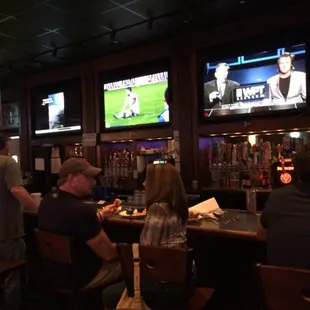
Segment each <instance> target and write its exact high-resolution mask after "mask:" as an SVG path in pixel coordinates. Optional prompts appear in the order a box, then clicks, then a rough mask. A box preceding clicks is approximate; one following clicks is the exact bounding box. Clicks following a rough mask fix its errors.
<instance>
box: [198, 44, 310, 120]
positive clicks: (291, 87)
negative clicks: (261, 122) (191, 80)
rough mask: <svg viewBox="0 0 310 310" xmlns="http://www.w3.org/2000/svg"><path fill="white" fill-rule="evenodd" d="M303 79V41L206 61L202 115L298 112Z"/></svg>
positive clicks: (301, 104)
mask: <svg viewBox="0 0 310 310" xmlns="http://www.w3.org/2000/svg"><path fill="white" fill-rule="evenodd" d="M306 81H307V80H306V46H305V44H298V45H291V46H288V47H279V48H276V49H273V50H271V49H270V50H265V51H261V52H259V51H258V52H257V53H252V54H249V55H242V54H241V55H240V54H239V55H236V56H235V57H229V58H226V59H220V60H217V61H212V62H207V63H206V64H205V68H204V91H203V93H204V111H203V116H204V118H205V119H206V118H207V119H209V120H212V119H213V120H214V119H217V120H219V119H220V118H223V117H224V116H236V115H239V116H242V115H244V116H245V115H259V114H261V115H268V114H272V112H277V113H278V112H280V111H284V112H288V113H290V112H289V111H291V112H292V111H298V110H300V109H303V108H305V107H306V99H307V82H306Z"/></svg>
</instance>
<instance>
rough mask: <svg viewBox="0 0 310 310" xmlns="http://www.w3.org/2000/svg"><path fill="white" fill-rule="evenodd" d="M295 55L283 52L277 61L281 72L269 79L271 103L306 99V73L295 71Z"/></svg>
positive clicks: (286, 102) (289, 102) (296, 101)
mask: <svg viewBox="0 0 310 310" xmlns="http://www.w3.org/2000/svg"><path fill="white" fill-rule="evenodd" d="M294 59H295V56H294V55H293V54H290V53H284V54H282V55H281V56H280V57H279V58H278V61H277V66H278V71H279V74H277V75H275V76H273V77H271V78H270V79H268V80H267V85H268V88H269V97H270V99H271V103H272V104H274V105H278V104H281V105H282V104H296V103H302V102H305V101H306V98H307V90H306V73H304V72H297V71H294Z"/></svg>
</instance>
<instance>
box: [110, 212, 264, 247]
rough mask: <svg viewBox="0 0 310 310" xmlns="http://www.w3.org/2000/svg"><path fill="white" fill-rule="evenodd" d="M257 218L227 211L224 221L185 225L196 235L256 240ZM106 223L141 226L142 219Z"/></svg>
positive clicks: (113, 219)
mask: <svg viewBox="0 0 310 310" xmlns="http://www.w3.org/2000/svg"><path fill="white" fill-rule="evenodd" d="M258 220H259V216H258V215H256V214H251V213H248V212H246V211H237V210H229V211H227V212H226V213H225V216H224V219H222V220H220V221H219V222H217V223H215V222H213V221H210V220H208V219H201V220H197V221H194V222H189V223H188V224H187V229H188V231H195V232H198V233H202V234H206V235H210V236H219V237H229V238H242V239H251V240H257V241H258V238H257V228H258ZM107 221H109V222H111V223H116V224H121V225H128V226H143V224H144V219H143V218H142V219H141V218H137V219H131V218H123V217H121V216H120V215H115V216H113V217H110V218H109V219H108V220H107Z"/></svg>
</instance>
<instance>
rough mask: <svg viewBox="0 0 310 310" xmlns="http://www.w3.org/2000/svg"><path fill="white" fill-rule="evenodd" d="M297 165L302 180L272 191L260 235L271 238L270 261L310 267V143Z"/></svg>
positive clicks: (273, 263)
mask: <svg viewBox="0 0 310 310" xmlns="http://www.w3.org/2000/svg"><path fill="white" fill-rule="evenodd" d="M295 167H296V170H297V174H298V176H299V179H300V181H299V182H297V183H295V184H292V185H288V186H286V187H283V188H279V189H276V190H273V191H272V192H271V193H270V196H269V198H268V200H267V202H266V205H265V209H264V211H263V212H262V215H261V218H260V223H261V226H260V227H259V231H258V237H260V238H261V239H266V241H267V260H268V264H270V265H274V266H284V267H292V268H299V269H310V246H309V243H310V144H307V145H305V146H304V148H303V149H302V150H301V151H300V152H298V153H297V155H296V162H295Z"/></svg>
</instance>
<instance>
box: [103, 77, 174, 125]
mask: <svg viewBox="0 0 310 310" xmlns="http://www.w3.org/2000/svg"><path fill="white" fill-rule="evenodd" d="M167 87H168V83H167V82H166V81H165V82H160V83H154V84H149V85H143V86H134V87H132V92H133V93H134V94H136V95H137V98H138V99H137V100H138V102H139V105H140V113H139V114H138V115H137V116H133V117H121V116H122V115H120V111H122V109H123V107H124V102H125V100H126V96H127V94H126V89H124V88H123V89H117V90H112V91H105V92H104V108H105V126H106V128H110V127H124V126H135V125H145V124H154V123H158V116H159V114H160V113H161V112H162V111H163V110H164V109H165V103H164V94H165V91H166V89H167Z"/></svg>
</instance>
